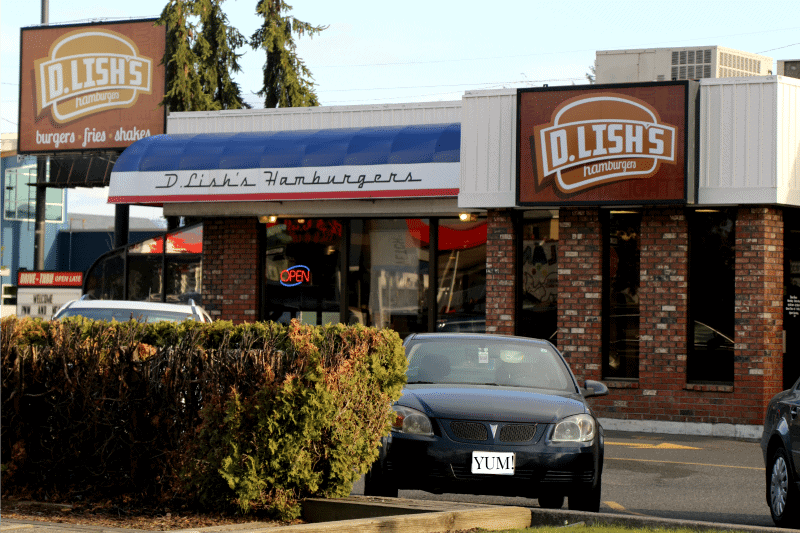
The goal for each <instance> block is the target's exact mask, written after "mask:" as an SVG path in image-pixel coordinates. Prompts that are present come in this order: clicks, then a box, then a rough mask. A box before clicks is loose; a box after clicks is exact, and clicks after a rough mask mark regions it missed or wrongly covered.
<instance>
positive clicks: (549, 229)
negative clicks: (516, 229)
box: [517, 217, 558, 344]
mask: <svg viewBox="0 0 800 533" xmlns="http://www.w3.org/2000/svg"><path fill="white" fill-rule="evenodd" d="M557 250H558V218H555V217H552V218H544V219H539V220H527V219H526V220H525V221H524V223H523V224H522V274H521V278H520V279H521V290H522V306H521V309H520V313H519V318H518V320H517V331H519V334H520V335H525V336H528V337H534V338H537V339H547V340H549V341H550V342H552V343H554V344H556V343H557V342H558V333H557V329H558V315H557V311H558V253H557Z"/></svg>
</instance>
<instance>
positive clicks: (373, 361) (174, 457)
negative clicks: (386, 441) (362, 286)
mask: <svg viewBox="0 0 800 533" xmlns="http://www.w3.org/2000/svg"><path fill="white" fill-rule="evenodd" d="M0 352H1V354H2V432H1V433H0V445H1V446H2V454H3V461H4V464H3V478H2V484H3V493H4V494H5V495H10V494H13V495H25V496H27V497H32V498H49V499H51V500H59V499H71V498H75V497H78V496H81V497H84V498H87V499H92V498H100V497H102V498H105V499H108V498H115V497H116V498H123V497H124V498H126V499H137V500H143V501H151V502H175V501H176V500H177V501H180V502H183V503H186V504H193V505H202V506H204V507H207V508H214V509H218V510H223V509H224V508H233V509H238V510H240V511H242V512H249V511H253V510H267V511H269V512H270V513H271V514H272V515H275V516H277V517H280V518H282V519H289V518H294V517H296V516H298V515H299V512H300V507H299V502H301V501H302V499H303V498H306V497H309V496H328V497H337V496H345V495H347V494H349V492H350V490H351V488H352V484H353V483H354V482H355V481H356V480H357V479H358V478H359V476H360V475H361V474H363V473H364V472H365V471H366V470H367V468H368V467H369V465H370V464H371V463H372V461H373V460H374V459H375V458H376V457H377V453H378V446H379V443H380V439H381V437H382V436H384V435H386V434H388V432H389V429H390V426H391V422H392V420H393V418H394V414H393V411H392V409H391V404H392V403H393V402H394V401H396V400H397V399H398V398H399V397H400V394H401V391H402V387H403V385H404V383H405V370H406V364H407V363H406V358H405V355H404V353H403V348H402V343H401V341H400V338H399V337H398V335H397V333H395V332H393V331H391V330H385V329H384V330H377V329H374V328H365V327H362V326H351V327H348V326H343V325H341V324H340V325H328V326H319V327H314V326H305V325H302V324H300V323H299V322H297V321H293V322H292V323H291V324H290V325H288V326H283V325H280V324H276V323H272V322H263V323H254V324H241V325H236V326H234V325H233V324H231V323H230V322H225V321H218V322H214V323H211V324H202V323H197V322H191V321H187V322H183V323H180V324H172V323H157V324H139V323H137V322H128V323H117V322H112V323H107V322H95V321H91V320H86V319H82V318H80V317H76V318H70V319H66V320H63V321H55V322H46V321H42V320H38V319H22V320H17V319H16V318H15V317H10V318H6V319H3V320H2V322H1V323H0Z"/></svg>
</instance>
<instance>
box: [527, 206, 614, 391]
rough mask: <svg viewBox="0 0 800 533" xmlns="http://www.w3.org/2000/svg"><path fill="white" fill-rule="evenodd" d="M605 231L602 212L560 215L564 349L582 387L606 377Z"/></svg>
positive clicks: (560, 318)
mask: <svg viewBox="0 0 800 533" xmlns="http://www.w3.org/2000/svg"><path fill="white" fill-rule="evenodd" d="M600 230H601V228H600V213H599V211H598V210H597V209H584V208H562V209H561V210H560V211H559V219H558V346H559V348H560V349H561V350H562V351H563V352H564V355H565V356H566V357H567V359H568V361H569V364H570V366H571V367H572V371H573V372H574V373H575V376H576V377H577V378H578V380H579V381H583V380H585V379H600V375H601V372H602V366H601V364H600V362H601V361H600V353H601V349H602V344H601V342H602V329H601V328H602V322H601V314H602V299H601V295H602V272H603V270H602V261H601V258H602V246H601V235H602V232H601V231H600ZM523 334H524V333H523Z"/></svg>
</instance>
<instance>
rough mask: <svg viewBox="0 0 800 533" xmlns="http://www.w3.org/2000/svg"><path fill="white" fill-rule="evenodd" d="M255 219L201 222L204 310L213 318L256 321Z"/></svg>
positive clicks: (257, 260)
mask: <svg viewBox="0 0 800 533" xmlns="http://www.w3.org/2000/svg"><path fill="white" fill-rule="evenodd" d="M259 231H264V227H263V226H262V225H261V224H259V223H258V219H257V218H256V217H252V218H251V217H231V218H206V219H204V221H203V307H205V309H206V311H208V313H209V314H210V315H211V316H212V318H214V319H223V320H231V321H233V322H234V323H241V322H255V321H256V320H258V294H259V291H258V288H259V286H260V284H262V283H263V280H261V279H258V272H259V271H260V269H259V261H260V259H261V258H260V257H259V254H258V233H257V232H259Z"/></svg>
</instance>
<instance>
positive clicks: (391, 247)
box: [348, 219, 430, 336]
mask: <svg viewBox="0 0 800 533" xmlns="http://www.w3.org/2000/svg"><path fill="white" fill-rule="evenodd" d="M351 227H352V233H351V235H352V237H351V247H350V257H349V272H348V317H349V321H350V322H351V323H360V324H364V325H366V326H375V327H379V328H386V327H388V328H392V329H394V330H396V331H397V332H398V333H400V335H401V336H405V335H407V334H409V333H411V332H419V331H427V329H428V299H427V290H428V283H429V270H428V263H429V260H430V257H429V241H430V236H429V234H430V227H429V223H428V220H427V219H408V220H405V219H385V220H384V219H376V220H353V221H352V222H351Z"/></svg>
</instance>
